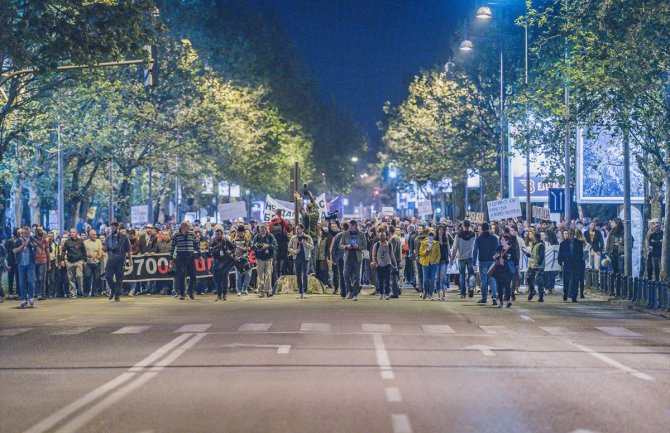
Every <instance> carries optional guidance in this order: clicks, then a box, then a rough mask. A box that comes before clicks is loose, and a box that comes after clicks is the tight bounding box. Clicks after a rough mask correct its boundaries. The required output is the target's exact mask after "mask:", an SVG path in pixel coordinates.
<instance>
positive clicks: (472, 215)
mask: <svg viewBox="0 0 670 433" xmlns="http://www.w3.org/2000/svg"><path fill="white" fill-rule="evenodd" d="M465 219H466V220H470V222H471V223H476V224H481V223H483V222H484V212H470V211H468V212H465Z"/></svg>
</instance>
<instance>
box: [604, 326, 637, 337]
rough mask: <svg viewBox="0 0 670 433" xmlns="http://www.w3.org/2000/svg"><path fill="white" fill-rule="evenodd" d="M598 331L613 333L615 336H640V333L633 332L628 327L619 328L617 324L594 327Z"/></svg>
mask: <svg viewBox="0 0 670 433" xmlns="http://www.w3.org/2000/svg"><path fill="white" fill-rule="evenodd" d="M596 329H598V330H599V331H603V332H605V333H607V334H610V335H613V336H615V337H640V336H641V335H640V334H638V333H637V332H633V331H631V330H630V329H626V328H621V327H618V326H598V327H596Z"/></svg>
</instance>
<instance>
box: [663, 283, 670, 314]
mask: <svg viewBox="0 0 670 433" xmlns="http://www.w3.org/2000/svg"><path fill="white" fill-rule="evenodd" d="M661 287H662V288H663V308H665V311H670V284H668V283H667V282H662V283H661Z"/></svg>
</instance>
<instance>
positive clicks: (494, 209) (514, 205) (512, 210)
mask: <svg viewBox="0 0 670 433" xmlns="http://www.w3.org/2000/svg"><path fill="white" fill-rule="evenodd" d="M488 208H489V221H501V220H506V219H508V218H515V217H520V216H521V202H520V201H519V199H518V198H506V199H503V200H494V201H490V202H488Z"/></svg>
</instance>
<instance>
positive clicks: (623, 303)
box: [589, 291, 670, 320]
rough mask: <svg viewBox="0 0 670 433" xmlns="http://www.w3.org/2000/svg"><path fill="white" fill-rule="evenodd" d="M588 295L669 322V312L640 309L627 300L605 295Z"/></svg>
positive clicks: (595, 293) (592, 293)
mask: <svg viewBox="0 0 670 433" xmlns="http://www.w3.org/2000/svg"><path fill="white" fill-rule="evenodd" d="M589 295H591V296H592V297H593V298H596V299H599V300H601V301H606V302H607V303H609V304H612V305H616V306H619V307H622V308H626V309H628V310H635V311H639V312H641V313H647V314H651V315H652V316H657V317H662V318H664V319H669V320H670V312H666V311H662V310H652V309H649V308H644V307H640V306H639V305H636V304H634V303H632V302H630V301H628V300H623V299H619V298H612V297H610V296H607V295H603V294H601V293H599V292H593V291H590V292H589Z"/></svg>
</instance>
